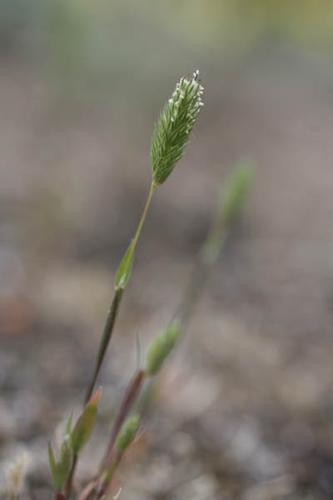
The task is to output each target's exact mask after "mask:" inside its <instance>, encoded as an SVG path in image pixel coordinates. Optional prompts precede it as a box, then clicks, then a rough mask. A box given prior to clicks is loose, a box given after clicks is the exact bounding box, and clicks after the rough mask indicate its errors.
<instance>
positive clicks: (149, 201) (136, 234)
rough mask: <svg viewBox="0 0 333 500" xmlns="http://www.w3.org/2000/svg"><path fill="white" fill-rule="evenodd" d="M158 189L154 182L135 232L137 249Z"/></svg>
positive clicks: (134, 241) (134, 240) (134, 244)
mask: <svg viewBox="0 0 333 500" xmlns="http://www.w3.org/2000/svg"><path fill="white" fill-rule="evenodd" d="M156 188H157V185H156V184H155V182H154V181H152V182H151V184H150V188H149V192H148V196H147V200H146V203H145V206H144V209H143V212H142V215H141V218H140V220H139V224H138V227H137V229H136V231H135V235H134V238H133V246H134V247H136V245H137V242H138V240H139V238H140V234H141V232H142V228H143V225H144V223H145V220H146V217H147V213H148V210H149V207H150V205H151V202H152V199H153V195H154V193H155V190H156Z"/></svg>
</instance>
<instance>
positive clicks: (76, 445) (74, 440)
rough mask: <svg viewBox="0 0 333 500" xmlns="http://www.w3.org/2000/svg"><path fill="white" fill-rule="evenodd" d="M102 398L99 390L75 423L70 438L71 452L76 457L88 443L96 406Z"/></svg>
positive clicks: (93, 425) (94, 419)
mask: <svg viewBox="0 0 333 500" xmlns="http://www.w3.org/2000/svg"><path fill="white" fill-rule="evenodd" d="M101 396H102V391H101V389H97V391H96V392H95V393H94V394H93V396H92V397H91V398H90V400H89V401H88V403H87V404H86V406H85V408H84V410H83V412H82V413H81V415H80V417H79V418H78V421H77V422H76V424H75V426H74V428H73V430H72V433H71V436H70V440H71V445H72V450H73V453H74V454H75V455H78V454H79V452H80V451H81V450H82V448H83V447H84V445H85V444H86V443H87V442H88V441H89V438H90V436H91V434H92V431H93V429H94V427H95V423H96V417H97V410H98V405H99V402H100V399H101Z"/></svg>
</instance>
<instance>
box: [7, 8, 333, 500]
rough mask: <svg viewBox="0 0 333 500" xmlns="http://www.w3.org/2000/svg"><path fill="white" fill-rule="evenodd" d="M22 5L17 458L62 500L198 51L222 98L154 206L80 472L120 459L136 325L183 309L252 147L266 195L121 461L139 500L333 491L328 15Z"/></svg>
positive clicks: (11, 65) (12, 450) (234, 238)
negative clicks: (120, 271) (116, 425)
mask: <svg viewBox="0 0 333 500" xmlns="http://www.w3.org/2000/svg"><path fill="white" fill-rule="evenodd" d="M21 3H22V2H19V1H18V0H16V4H17V10H16V11H15V9H13V8H12V7H11V4H10V2H8V1H7V2H5V1H3V2H0V7H2V18H1V23H0V25H1V30H2V31H1V40H2V42H1V47H2V52H1V59H0V110H1V113H0V335H1V337H0V339H1V352H0V387H1V393H0V460H1V464H2V468H3V470H5V468H6V465H7V464H8V462H10V460H11V459H12V457H15V456H17V454H20V453H21V451H22V450H24V452H25V453H27V454H28V455H29V463H30V466H29V474H28V480H27V488H26V497H27V498H31V499H36V500H37V499H45V498H52V494H51V490H50V489H49V484H50V478H49V473H48V467H47V456H46V455H47V454H46V449H47V440H48V439H49V438H50V436H52V434H53V432H54V430H55V428H56V426H57V424H58V423H59V422H60V421H61V419H62V418H63V417H64V416H65V415H68V414H69V413H70V412H71V411H72V410H73V408H78V407H79V404H80V401H81V399H82V394H83V391H84V387H85V384H86V383H87V382H88V379H89V376H90V374H91V370H92V365H93V358H94V355H95V352H96V346H97V343H98V338H99V334H100V331H101V329H102V326H103V322H104V317H105V314H106V311H107V308H108V304H109V301H110V298H111V295H112V283H113V277H114V272H115V269H116V267H117V264H118V262H119V259H120V258H121V255H122V252H123V251H124V249H125V248H126V245H127V243H128V241H129V239H130V237H131V235H132V234H133V231H134V228H135V225H136V223H137V220H138V217H139V214H140V211H141V209H142V205H143V202H144V198H145V194H146V189H147V186H148V182H149V175H150V173H149V169H150V167H149V142H150V135H151V129H152V126H153V123H154V120H155V119H156V116H157V115H158V112H159V109H160V107H161V105H162V103H163V102H164V100H165V99H166V98H167V97H168V94H169V93H170V92H171V90H172V87H173V85H174V83H175V81H176V80H177V79H178V77H179V76H180V75H181V74H182V73H184V72H185V73H188V72H190V71H192V69H196V67H197V66H198V67H200V68H201V75H202V79H203V83H204V85H205V88H206V98H205V101H206V105H205V108H204V110H203V112H202V115H201V116H200V120H199V124H198V126H197V128H196V130H195V133H194V137H193V138H192V142H191V144H190V146H189V148H188V151H187V153H186V156H185V158H184V159H183V160H182V161H181V162H180V164H179V166H177V168H176V170H175V172H174V173H173V175H172V177H171V178H170V180H168V182H167V183H166V184H165V185H164V186H163V187H162V188H161V189H160V190H159V192H158V193H157V195H156V198H155V200H154V203H153V207H152V211H151V213H150V215H149V218H148V220H147V224H146V226H145V229H144V234H143V238H142V241H140V245H139V251H138V256H137V261H136V267H135V273H134V275H133V279H132V281H131V284H130V286H129V288H128V291H127V292H126V297H125V300H124V303H123V307H122V310H121V314H120V318H119V324H118V326H117V328H116V332H115V336H114V339H113V342H112V345H111V349H110V353H109V356H108V359H107V362H106V364H105V369H104V371H103V374H102V377H101V383H102V385H103V386H104V389H105V391H104V397H103V408H102V415H101V422H100V426H99V428H98V430H97V431H96V434H95V438H94V440H93V442H92V443H91V445H90V447H89V450H88V449H87V451H86V453H85V456H84V459H83V461H82V463H81V468H80V471H79V476H80V477H81V479H82V480H84V479H85V478H87V476H90V475H92V474H93V472H94V470H95V466H96V465H97V463H98V460H99V457H100V456H101V454H102V451H103V444H104V443H105V440H106V436H107V432H108V428H109V424H110V416H111V414H112V412H113V411H114V408H115V407H116V405H117V402H118V401H119V398H120V397H121V395H122V393H123V391H124V388H125V387H126V382H127V381H128V380H129V378H130V376H131V374H132V373H133V371H134V370H135V367H136V363H137V360H136V348H135V345H136V340H135V339H136V336H137V335H138V334H139V335H140V338H141V343H142V348H144V347H145V346H146V345H147V343H148V339H149V338H151V337H152V336H153V335H154V334H155V333H156V332H157V331H158V330H159V329H161V328H163V326H164V325H165V324H166V323H167V322H168V320H169V318H170V317H171V315H172V314H173V312H174V310H175V308H176V307H177V305H178V303H179V301H180V300H181V297H182V293H183V290H184V287H185V285H186V283H187V280H188V279H189V276H190V273H191V272H192V271H191V270H192V266H191V264H192V262H193V257H194V255H195V253H196V251H197V250H198V248H199V247H200V242H201V241H202V240H203V238H204V236H205V234H206V231H207V229H208V227H209V221H210V219H211V216H212V214H213V213H214V208H215V202H214V196H215V194H216V193H217V189H218V186H219V185H220V183H221V182H223V179H225V178H226V175H227V174H228V173H229V172H230V171H231V169H232V167H233V165H234V164H235V163H236V162H237V161H238V160H239V159H241V158H251V159H252V160H253V161H254V162H255V164H256V180H255V184H254V187H253V190H252V193H251V196H250V199H249V203H248V206H247V208H246V210H245V213H244V214H243V216H242V218H241V221H240V222H239V224H238V225H237V227H235V228H234V231H233V233H232V235H231V236H230V239H229V241H228V243H227V246H226V248H225V251H224V254H223V255H222V257H221V259H220V261H219V263H218V265H217V266H216V269H215V270H214V272H213V274H212V276H211V278H210V280H209V283H208V287H207V289H206V290H205V293H204V296H203V297H202V300H201V302H200V304H199V306H198V308H197V310H196V312H195V317H193V319H192V322H191V324H190V327H189V329H188V332H187V336H186V339H185V341H184V343H183V344H182V346H181V347H180V349H179V351H178V353H177V354H176V355H175V356H174V357H173V359H172V361H171V362H170V363H169V364H168V365H167V366H166V367H165V369H164V370H163V372H162V374H161V376H160V377H159V379H158V383H157V385H156V387H155V389H154V392H153V396H152V398H151V400H150V404H149V408H148V410H147V412H146V416H145V419H144V433H143V435H142V437H141V439H140V440H139V442H138V444H137V445H136V446H135V447H134V449H133V450H132V452H131V453H129V454H128V457H127V460H126V463H127V465H126V464H124V466H123V467H122V468H121V471H120V476H119V481H120V483H121V484H122V486H123V492H122V496H121V498H124V499H128V500H131V499H136V500H141V499H142V500H143V499H145V500H153V499H155V500H163V499H175V500H177V499H182V500H186V499H191V500H205V499H207V500H208V499H212V500H214V499H216V500H220V499H242V500H273V499H274V500H277V499H288V500H291V499H293V500H294V499H295V500H296V499H297V500H298V499H306V500H313V499H316V500H324V499H331V498H333V428H332V427H333V425H332V416H333V401H332V379H333V365H332V354H333V340H332V338H333V337H332V331H331V330H332V321H333V237H332V220H333V202H332V195H333V169H332V161H331V158H332V156H333V141H332V129H333V70H332V64H331V63H332V52H331V50H332V47H331V39H330V35H329V33H330V30H329V29H328V28H329V26H330V24H329V23H330V22H331V18H332V15H331V12H330V10H329V11H328V12H327V13H326V14H324V13H323V8H322V4H323V2H318V4H317V8H316V7H313V6H312V7H313V8H312V7H311V5H312V4H311V2H304V11H302V16H303V17H301V19H299V18H298V17H297V16H295V18H296V19H297V22H296V21H295V25H292V24H291V22H292V19H294V18H293V17H292V15H291V14H294V15H295V13H292V12H291V13H288V12H287V13H286V14H285V18H282V20H283V21H284V22H282V21H281V26H282V28H283V29H282V28H281V27H280V31H279V30H278V29H277V26H278V24H277V25H276V26H275V25H274V23H272V22H271V21H272V19H275V18H274V15H275V14H273V11H268V12H269V13H270V16H271V17H269V16H268V13H267V11H266V10H265V8H264V6H263V3H261V2H259V1H258V2H255V3H254V4H255V6H256V8H254V7H253V9H254V10H253V12H252V11H251V9H250V10H246V9H245V7H244V5H245V3H246V2H244V3H242V2H237V5H239V6H240V7H239V12H238V11H237V12H236V14H234V13H233V10H232V7H231V6H232V5H235V4H233V3H232V2H227V1H225V2H221V4H219V2H213V1H211V2H207V3H206V7H203V6H202V10H200V8H199V6H200V5H201V3H200V2H196V3H195V6H196V7H195V9H194V8H193V9H192V8H191V6H189V2H183V3H182V4H181V6H180V5H178V6H177V7H176V6H175V5H174V6H172V5H171V3H170V6H169V7H168V8H167V7H163V9H162V7H160V8H159V9H158V8H157V10H156V12H155V11H154V12H150V11H149V9H148V6H147V2H143V6H144V8H142V10H141V9H138V7H136V8H135V9H136V10H135V11H134V13H133V12H132V11H131V8H132V7H133V4H132V3H131V2H125V5H126V6H127V7H126V8H125V7H124V6H123V7H121V4H120V3H117V2H113V3H112V7H113V8H114V10H113V11H112V9H110V10H108V9H107V7H106V4H104V3H103V2H101V3H100V5H99V4H98V5H99V7H100V8H101V9H102V10H103V9H106V10H105V12H107V13H108V16H109V17H107V18H106V17H105V16H104V17H103V16H101V18H102V19H103V23H102V21H101V18H100V17H98V15H97V13H96V12H97V11H96V12H95V10H94V9H93V7H92V6H87V5H88V4H86V3H84V4H83V5H84V8H83V7H82V9H81V7H80V5H79V3H77V2H69V5H70V6H71V8H73V9H72V10H69V11H68V10H66V9H64V8H63V6H64V2H51V1H49V2H47V6H48V9H50V10H49V11H48V12H47V15H46V13H45V10H44V11H43V9H41V8H40V7H41V4H40V3H39V2H34V3H32V5H33V6H34V7H32V6H31V7H30V8H28V7H26V11H24V9H23V11H22V6H23V4H22V5H21ZM235 3H236V2H235ZM296 3H297V2H296ZM300 3H301V2H298V4H300ZM1 4H3V5H1ZM14 4H15V2H14V3H13V4H12V5H14ZM282 4H283V2H282ZM305 4H306V8H305ZM319 4H320V7H319ZM242 5H243V7H244V11H243V10H242V9H241V6H242ZM59 6H60V7H61V6H62V7H61V8H60V7H59ZM56 7H57V8H56ZM208 7H209V9H210V10H209V9H208ZM299 7H300V5H299ZM52 8H54V9H55V11H54V12H52ZM96 8H97V7H96ZM300 8H301V7H300ZM11 9H12V10H11ZM89 9H90V10H89ZM126 9H127V10H126ZM169 9H170V11H169ZM175 9H178V10H176V12H175ZM186 9H187V10H186ZM206 9H208V11H207V10H206ZM223 9H224V10H223ZM272 9H273V3H272ZM17 12H19V13H20V15H18V14H17ZM14 13H16V15H17V18H16V17H15V16H14ZM251 14H253V16H252V17H251ZM264 14H265V15H266V16H267V19H266V18H265V19H263V16H264ZM278 14H280V15H281V12H279V11H278V12H276V16H278ZM319 14H320V16H321V17H320V16H319ZM37 15H39V16H40V18H38V17H37V20H36V16H37ZM6 16H7V17H6ZM20 16H21V17H20ZM90 16H92V17H93V19H89V17H90ZM218 16H220V17H218ZM228 16H229V17H228ZM233 16H234V17H233ZM260 16H261V17H260ZM27 19H28V21H27ZM45 19H47V23H46V21H45ZM228 19H229V21H230V23H229V24H228ZM219 20H220V23H221V26H220V28H219ZM311 20H313V25H314V27H313V32H312V31H311V29H310V28H309V26H312V24H311ZM320 20H321V22H322V24H320V22H319V21H320ZM269 21H270V22H271V24H269ZM99 22H101V23H102V24H101V26H102V27H103V29H101V30H100V31H99V30H98V29H97V28H98V27H99V24H98V23H99ZM302 22H303V24H302ZM48 23H49V24H48ZM251 23H252V24H251ZM265 23H266V24H267V26H268V27H270V29H268V28H267V30H266V31H267V32H265V30H264V28H263V27H265V26H266V25H265ZM332 25H333V23H332ZM251 26H252V28H251ZM88 27H90V28H91V31H92V33H91V32H90V31H88V34H87V29H88ZM227 27H228V30H227ZM42 28H43V29H44V31H43V30H42ZM315 28H316V29H317V31H315ZM251 29H252V31H251ZM325 29H326V31H325ZM94 30H95V31H96V33H97V34H98V35H99V36H97V35H96V33H95V31H94ZM103 30H104V31H103ZM108 30H110V32H108ZM220 30H221V32H223V30H225V32H226V35H225V37H223V36H222V35H221V38H219V36H220ZM223 33H224V32H223ZM290 33H291V34H292V35H295V36H294V38H293V37H291V38H290V37H289V35H290ZM315 34H317V38H316V37H315ZM325 34H326V35H325ZM88 35H89V36H88ZM103 36H104V37H105V40H104V38H103ZM325 36H327V40H326V39H325ZM238 38H239V39H240V40H243V42H242V43H241V42H239V40H238ZM235 40H237V43H236V41H235ZM94 43H95V45H94Z"/></svg>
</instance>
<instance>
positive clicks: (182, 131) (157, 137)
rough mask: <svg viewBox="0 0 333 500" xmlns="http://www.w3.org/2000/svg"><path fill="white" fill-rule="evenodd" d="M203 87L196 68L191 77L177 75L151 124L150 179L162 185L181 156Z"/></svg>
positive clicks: (197, 108)
mask: <svg viewBox="0 0 333 500" xmlns="http://www.w3.org/2000/svg"><path fill="white" fill-rule="evenodd" d="M202 94H203V87H202V85H201V84H200V82H199V71H195V72H194V73H193V76H192V78H190V79H188V78H181V79H180V81H179V82H178V83H177V85H176V88H175V91H174V93H173V94H172V96H171V98H170V99H169V101H168V102H167V103H166V105H165V106H164V108H163V111H162V113H161V116H160V118H159V120H158V122H157V124H156V126H155V129H154V132H153V137H152V145H151V154H150V156H151V163H152V168H153V181H154V183H155V184H157V185H158V184H163V182H164V181H165V180H166V179H167V178H168V177H169V175H170V174H171V172H172V171H173V169H174V167H175V164H176V163H177V161H178V160H180V158H181V157H182V156H183V153H184V150H185V146H186V144H187V142H188V139H189V136H190V133H191V131H192V129H193V127H194V124H195V122H196V120H197V118H198V115H199V112H200V108H201V107H202V106H203V102H202V98H201V96H202Z"/></svg>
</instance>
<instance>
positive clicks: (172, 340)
mask: <svg viewBox="0 0 333 500" xmlns="http://www.w3.org/2000/svg"><path fill="white" fill-rule="evenodd" d="M180 334H181V329H180V326H179V324H178V323H173V324H171V325H170V326H169V327H168V328H167V329H166V330H164V331H163V332H162V333H160V334H159V335H157V337H155V338H154V340H153V341H152V343H151V344H150V347H149V349H148V353H147V358H146V368H145V371H146V373H147V375H149V376H152V375H156V373H157V372H158V371H159V370H160V369H161V367H162V365H163V363H164V361H165V360H166V358H167V357H168V356H169V354H170V353H171V351H172V350H173V348H174V347H175V345H176V343H177V341H178V339H179V337H180Z"/></svg>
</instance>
